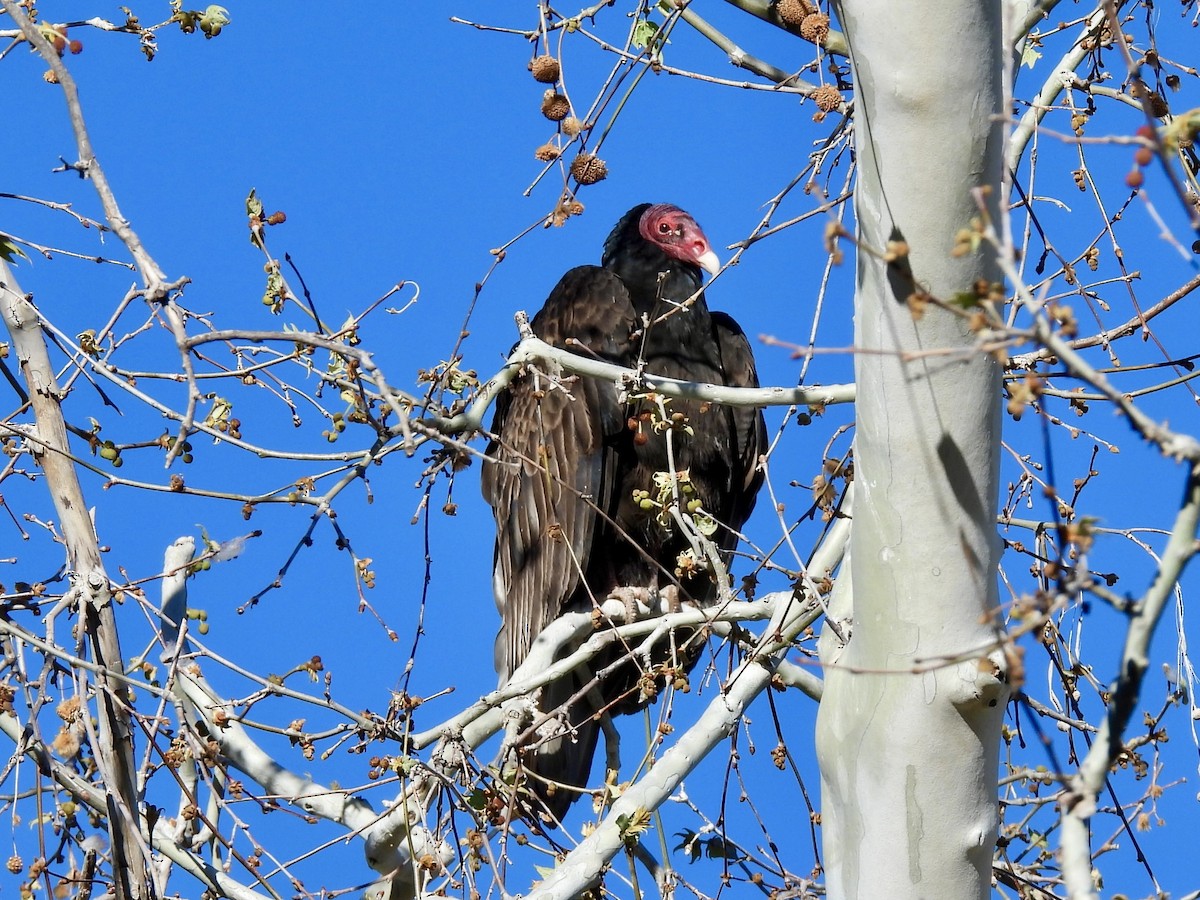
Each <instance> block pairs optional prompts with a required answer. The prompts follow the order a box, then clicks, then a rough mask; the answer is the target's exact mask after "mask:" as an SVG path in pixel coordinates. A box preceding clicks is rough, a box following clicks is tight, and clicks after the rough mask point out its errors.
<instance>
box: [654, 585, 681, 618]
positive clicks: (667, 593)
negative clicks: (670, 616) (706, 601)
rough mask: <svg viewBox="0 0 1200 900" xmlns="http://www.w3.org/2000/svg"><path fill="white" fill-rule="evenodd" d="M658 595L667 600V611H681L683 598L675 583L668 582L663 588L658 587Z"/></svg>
mask: <svg viewBox="0 0 1200 900" xmlns="http://www.w3.org/2000/svg"><path fill="white" fill-rule="evenodd" d="M658 596H659V597H661V598H662V599H663V600H665V601H666V602H667V612H669V613H677V612H683V598H682V596H681V595H680V593H679V588H678V587H676V586H675V585H673V584H668V585H667V586H666V587H665V588H662V589H660V590H659V592H658Z"/></svg>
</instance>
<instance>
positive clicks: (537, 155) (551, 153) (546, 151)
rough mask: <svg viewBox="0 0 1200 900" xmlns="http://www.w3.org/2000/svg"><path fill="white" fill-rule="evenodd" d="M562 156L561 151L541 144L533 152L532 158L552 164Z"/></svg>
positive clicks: (550, 145) (552, 146) (551, 145)
mask: <svg viewBox="0 0 1200 900" xmlns="http://www.w3.org/2000/svg"><path fill="white" fill-rule="evenodd" d="M560 156H562V151H561V150H559V149H558V148H557V147H556V146H554V145H553V144H542V146H540V147H538V148H537V149H536V150H534V151H533V158H534V159H540V160H541V161H542V162H552V161H553V160H556V159H558V158H559V157H560Z"/></svg>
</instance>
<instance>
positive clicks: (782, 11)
mask: <svg viewBox="0 0 1200 900" xmlns="http://www.w3.org/2000/svg"><path fill="white" fill-rule="evenodd" d="M815 11H816V10H815V9H814V8H813V5H812V4H811V3H809V2H808V0H779V2H778V3H776V4H775V12H776V13H778V14H779V18H780V20H781V21H782V22H783V24H784V25H787V26H788V27H789V28H799V27H800V23H802V22H803V21H804V19H805V17H806V16H810V15H812V14H813V13H814V12H815Z"/></svg>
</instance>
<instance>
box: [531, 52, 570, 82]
mask: <svg viewBox="0 0 1200 900" xmlns="http://www.w3.org/2000/svg"><path fill="white" fill-rule="evenodd" d="M529 71H530V72H532V73H533V78H534V80H535V81H540V82H541V83H542V84H554V82H556V81H558V77H559V75H561V74H562V67H561V66H560V65H559V64H558V60H557V59H555V58H554V57H553V56H551V55H550V54H549V53H546V54H544V55H542V56H535V57H534V58H533V60H532V61H530V63H529Z"/></svg>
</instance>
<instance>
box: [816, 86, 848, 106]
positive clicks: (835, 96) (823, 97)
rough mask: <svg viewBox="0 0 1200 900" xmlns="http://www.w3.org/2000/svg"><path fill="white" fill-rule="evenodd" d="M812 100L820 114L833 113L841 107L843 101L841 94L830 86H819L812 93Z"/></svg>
mask: <svg viewBox="0 0 1200 900" xmlns="http://www.w3.org/2000/svg"><path fill="white" fill-rule="evenodd" d="M812 98H813V101H814V102H815V103H816V104H817V109H819V110H821V112H833V111H834V110H835V109H837V108H838V107H839V106H841V105H842V99H843V98H842V92H841V91H839V90H838V89H837V88H835V87H834V86H833V85H832V84H823V85H821V86H820V87H819V88H817V89H816V90H815V91H813V94H812Z"/></svg>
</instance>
